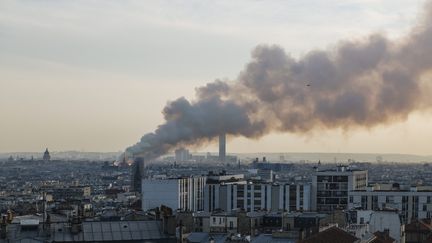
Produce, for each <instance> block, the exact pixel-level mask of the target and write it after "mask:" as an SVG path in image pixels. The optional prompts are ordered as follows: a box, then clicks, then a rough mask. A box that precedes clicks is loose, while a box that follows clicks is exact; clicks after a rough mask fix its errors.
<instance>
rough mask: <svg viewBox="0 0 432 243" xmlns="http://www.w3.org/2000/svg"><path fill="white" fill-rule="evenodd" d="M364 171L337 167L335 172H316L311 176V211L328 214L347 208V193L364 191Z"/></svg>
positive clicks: (365, 180)
mask: <svg viewBox="0 0 432 243" xmlns="http://www.w3.org/2000/svg"><path fill="white" fill-rule="evenodd" d="M367 183H368V173H367V171H366V170H352V169H350V168H349V167H347V166H338V167H337V169H336V170H326V171H317V172H315V174H314V175H313V176H312V200H311V204H312V207H311V208H312V210H313V211H318V212H330V211H333V210H335V209H346V208H347V207H348V192H349V191H352V190H363V189H366V186H367Z"/></svg>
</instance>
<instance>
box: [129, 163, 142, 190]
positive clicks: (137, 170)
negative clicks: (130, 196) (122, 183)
mask: <svg viewBox="0 0 432 243" xmlns="http://www.w3.org/2000/svg"><path fill="white" fill-rule="evenodd" d="M143 175H144V158H142V157H136V158H135V159H134V161H133V163H132V171H131V190H132V191H134V192H141V181H142V179H143Z"/></svg>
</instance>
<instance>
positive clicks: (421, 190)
mask: <svg viewBox="0 0 432 243" xmlns="http://www.w3.org/2000/svg"><path fill="white" fill-rule="evenodd" d="M348 207H349V209H363V210H383V209H396V210H397V211H398V212H399V215H400V218H401V219H402V222H403V223H405V224H406V223H409V222H411V220H413V219H423V218H431V216H432V190H431V188H428V187H403V186H402V187H401V186H399V185H397V184H395V185H394V186H393V187H384V186H380V185H377V186H374V187H368V188H367V189H366V190H355V191H350V192H349V203H348Z"/></svg>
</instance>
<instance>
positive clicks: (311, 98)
mask: <svg viewBox="0 0 432 243" xmlns="http://www.w3.org/2000/svg"><path fill="white" fill-rule="evenodd" d="M431 69H432V5H431V3H429V4H427V5H426V11H425V14H424V16H423V19H422V21H421V23H420V24H418V25H417V26H416V27H414V28H413V29H412V31H411V32H410V35H408V36H406V37H405V38H403V39H401V40H399V41H391V40H389V39H387V38H386V37H385V36H383V35H380V34H375V35H371V36H369V37H367V38H364V39H362V40H358V41H344V42H341V43H339V44H338V45H337V46H336V47H335V48H334V49H332V50H330V51H319V50H315V51H311V52H309V53H308V54H307V55H305V56H304V57H302V58H299V59H295V58H293V57H291V56H290V55H288V54H286V53H285V51H284V50H283V49H282V48H281V47H278V46H266V45H262V46H258V47H256V49H255V50H254V51H253V52H252V61H251V62H250V63H248V64H247V65H246V67H245V69H244V70H243V71H242V72H241V73H240V74H239V76H238V78H237V79H236V80H233V81H231V82H223V81H220V80H216V81H215V82H212V83H209V84H207V85H206V86H204V87H200V88H197V89H196V100H194V101H188V100H186V99H185V98H179V99H177V100H175V101H172V102H169V103H168V104H167V106H166V107H165V108H164V110H163V114H164V119H165V123H164V124H162V125H160V126H159V127H158V128H157V129H156V130H155V131H154V132H153V133H148V134H146V135H144V136H143V137H142V138H141V141H139V142H138V143H137V144H135V145H133V146H131V147H129V148H128V149H127V151H129V152H132V153H134V154H141V155H143V156H145V157H148V158H155V157H158V156H160V155H163V154H165V153H167V152H168V151H170V150H171V149H173V148H174V147H176V146H178V145H191V144H200V143H202V142H207V141H211V140H212V139H214V138H215V137H217V136H218V135H219V134H221V133H226V134H229V135H233V136H244V137H248V138H258V137H260V136H262V135H264V134H266V133H269V132H271V131H282V132H291V133H307V132H310V131H313V130H317V129H335V128H342V129H344V130H348V129H352V128H357V127H365V128H369V127H373V126H376V125H379V124H386V123H390V122H394V121H398V120H404V119H406V118H407V117H408V115H409V114H410V113H411V112H413V111H417V110H425V109H429V108H431V105H432V104H431V103H430V102H429V101H428V95H429V94H430V91H431V89H430V87H428V83H427V82H426V81H424V78H425V76H426V75H427V74H428V72H429V71H431Z"/></svg>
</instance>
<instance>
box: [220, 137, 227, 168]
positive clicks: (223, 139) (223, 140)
mask: <svg viewBox="0 0 432 243" xmlns="http://www.w3.org/2000/svg"><path fill="white" fill-rule="evenodd" d="M225 159H226V135H225V133H223V134H220V135H219V161H221V162H225Z"/></svg>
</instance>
